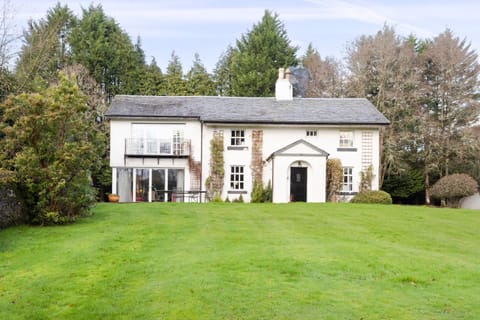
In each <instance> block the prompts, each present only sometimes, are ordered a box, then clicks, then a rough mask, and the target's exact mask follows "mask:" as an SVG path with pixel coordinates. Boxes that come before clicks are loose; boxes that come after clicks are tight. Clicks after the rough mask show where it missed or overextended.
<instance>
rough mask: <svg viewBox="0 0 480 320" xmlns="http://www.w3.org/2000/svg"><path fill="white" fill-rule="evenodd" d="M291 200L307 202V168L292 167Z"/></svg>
mask: <svg viewBox="0 0 480 320" xmlns="http://www.w3.org/2000/svg"><path fill="white" fill-rule="evenodd" d="M290 200H291V201H293V202H296V201H303V202H307V168H299V167H291V168H290Z"/></svg>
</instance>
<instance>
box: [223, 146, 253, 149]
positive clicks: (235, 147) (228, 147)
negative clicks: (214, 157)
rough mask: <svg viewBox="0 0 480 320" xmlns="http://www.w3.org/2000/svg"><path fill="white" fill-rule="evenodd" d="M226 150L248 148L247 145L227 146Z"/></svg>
mask: <svg viewBox="0 0 480 320" xmlns="http://www.w3.org/2000/svg"><path fill="white" fill-rule="evenodd" d="M227 150H248V147H247V146H227Z"/></svg>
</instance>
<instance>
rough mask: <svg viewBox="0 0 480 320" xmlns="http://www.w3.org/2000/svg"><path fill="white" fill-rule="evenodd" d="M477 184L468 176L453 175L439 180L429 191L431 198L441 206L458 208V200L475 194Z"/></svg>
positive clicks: (461, 174) (462, 174)
mask: <svg viewBox="0 0 480 320" xmlns="http://www.w3.org/2000/svg"><path fill="white" fill-rule="evenodd" d="M477 190H478V184H477V182H476V181H475V180H474V179H473V178H472V177H470V176H469V175H468V174H464V173H455V174H451V175H448V176H445V177H443V178H440V180H438V181H437V182H436V183H435V184H434V185H433V187H432V188H431V189H430V194H431V196H432V197H433V198H435V199H439V200H441V201H442V205H446V206H449V207H452V208H458V206H459V203H460V199H462V198H463V197H468V196H471V195H472V194H474V193H475V192H477Z"/></svg>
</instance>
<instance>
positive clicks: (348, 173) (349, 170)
mask: <svg viewBox="0 0 480 320" xmlns="http://www.w3.org/2000/svg"><path fill="white" fill-rule="evenodd" d="M342 169H343V176H342V192H353V167H343V168H342Z"/></svg>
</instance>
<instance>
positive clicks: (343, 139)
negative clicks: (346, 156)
mask: <svg viewBox="0 0 480 320" xmlns="http://www.w3.org/2000/svg"><path fill="white" fill-rule="evenodd" d="M352 147H353V131H340V148H352Z"/></svg>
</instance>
